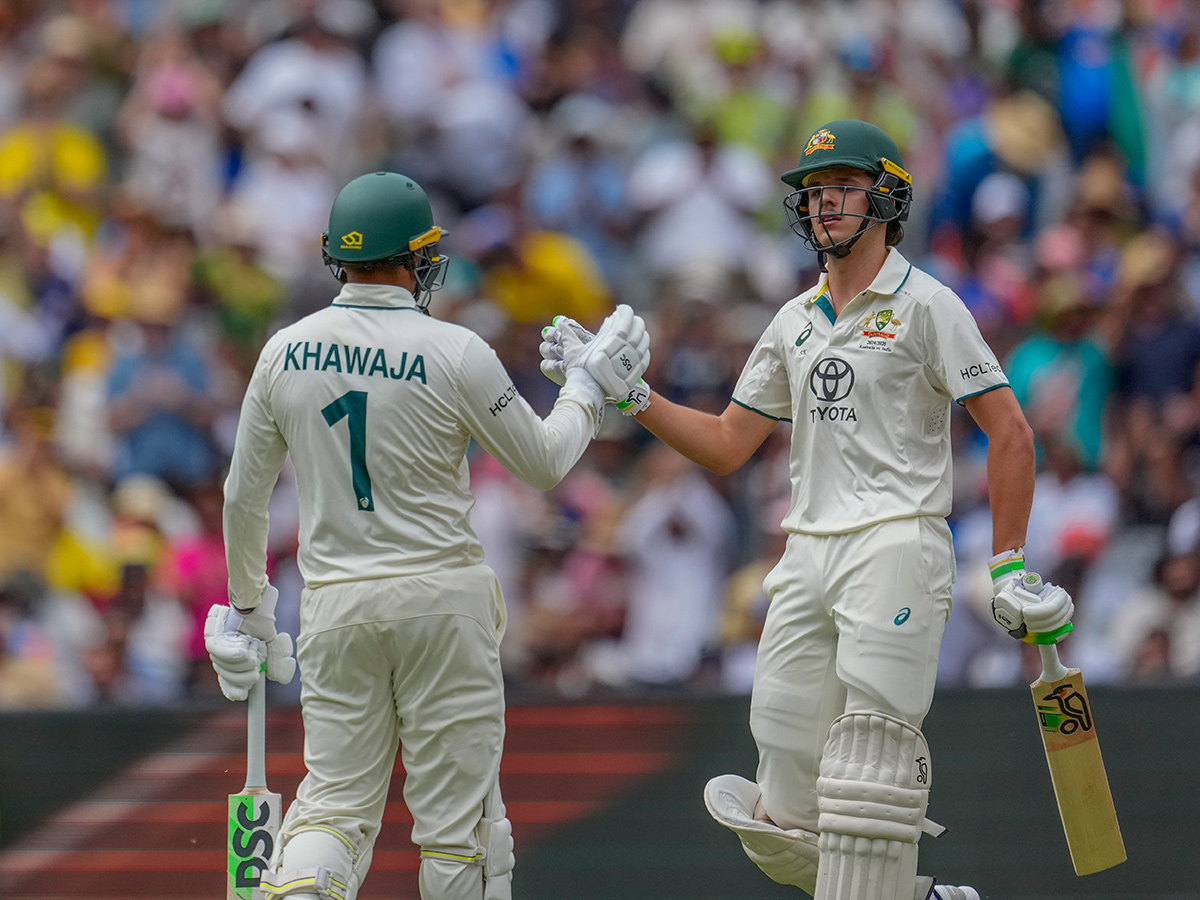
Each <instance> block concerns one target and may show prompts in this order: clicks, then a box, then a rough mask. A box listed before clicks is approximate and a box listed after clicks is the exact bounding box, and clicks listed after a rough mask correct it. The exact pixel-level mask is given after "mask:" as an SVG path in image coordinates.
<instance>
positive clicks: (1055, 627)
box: [988, 549, 1075, 644]
mask: <svg viewBox="0 0 1200 900" xmlns="http://www.w3.org/2000/svg"><path fill="white" fill-rule="evenodd" d="M988 569H989V570H990V571H991V575H992V605H991V612H992V619H993V621H995V623H996V624H997V625H999V626H1000V627H1001V628H1003V629H1004V630H1005V631H1007V632H1008V633H1009V634H1010V635H1012V636H1013V637H1015V638H1018V639H1019V640H1023V641H1025V642H1026V643H1030V644H1053V643H1057V642H1058V641H1060V640H1062V639H1063V638H1064V637H1066V636H1067V635H1068V634H1070V633H1071V629H1072V625H1071V617H1072V616H1073V615H1074V614H1075V604H1074V602H1073V601H1072V600H1071V595H1070V594H1068V593H1067V591H1066V590H1064V589H1063V588H1061V587H1059V586H1058V585H1055V584H1042V580H1041V577H1040V576H1038V575H1036V574H1034V573H1029V572H1026V570H1025V551H1024V549H1017V550H1007V551H1005V552H1003V553H998V554H996V555H995V556H993V557H992V558H991V559H990V560H988ZM1030 588H1035V589H1036V590H1031V589H1030ZM1038 591H1040V593H1038Z"/></svg>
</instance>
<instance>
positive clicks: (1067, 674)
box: [1023, 574, 1125, 875]
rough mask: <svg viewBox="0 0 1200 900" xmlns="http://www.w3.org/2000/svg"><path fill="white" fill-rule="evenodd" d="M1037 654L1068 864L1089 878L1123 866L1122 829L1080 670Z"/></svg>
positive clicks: (1032, 585) (1043, 725)
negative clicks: (1039, 661) (1068, 850)
mask: <svg viewBox="0 0 1200 900" xmlns="http://www.w3.org/2000/svg"><path fill="white" fill-rule="evenodd" d="M1033 579H1036V581H1034V580H1033ZM1025 582H1026V583H1025V584H1024V585H1023V587H1025V588H1026V589H1027V590H1031V591H1032V592H1033V593H1035V594H1036V593H1038V592H1039V591H1040V590H1041V579H1040V578H1039V577H1038V576H1037V575H1033V574H1030V575H1026V576H1025ZM1038 650H1039V651H1041V654H1042V674H1041V677H1040V678H1038V680H1037V681H1035V682H1033V684H1031V685H1030V686H1029V688H1030V690H1031V692H1032V693H1033V708H1034V710H1035V711H1036V712H1037V717H1038V726H1039V731H1041V734H1042V745H1043V746H1044V747H1045V749H1046V764H1047V765H1048V766H1049V767H1050V780H1051V781H1052V782H1053V783H1054V796H1055V798H1056V799H1057V800H1058V813H1059V816H1060V817H1061V818H1062V824H1063V831H1064V832H1065V833H1066V836H1067V846H1068V847H1069V848H1070V850H1071V863H1072V864H1073V865H1074V866H1075V874H1076V875H1090V874H1091V873H1093V872H1099V871H1102V870H1103V869H1108V868H1111V867H1112V866H1115V865H1118V864H1120V863H1123V862H1125V844H1124V842H1122V840H1121V826H1120V825H1119V824H1118V823H1117V810H1116V807H1114V806H1113V799H1112V792H1111V791H1110V790H1109V788H1108V775H1107V774H1106V773H1105V771H1104V760H1103V759H1102V758H1101V756H1100V742H1099V741H1098V740H1097V739H1096V722H1095V720H1094V719H1093V718H1092V705H1091V703H1090V702H1089V701H1088V696H1087V688H1086V687H1085V686H1084V684H1083V676H1082V675H1081V674H1080V672H1079V670H1078V669H1068V668H1066V667H1065V666H1064V665H1063V664H1062V661H1061V660H1059V658H1058V648H1057V647H1056V646H1055V645H1054V644H1039V645H1038Z"/></svg>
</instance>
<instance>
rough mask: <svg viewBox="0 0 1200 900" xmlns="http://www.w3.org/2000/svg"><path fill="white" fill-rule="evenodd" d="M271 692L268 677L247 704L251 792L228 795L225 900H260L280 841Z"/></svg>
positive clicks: (257, 685)
mask: <svg viewBox="0 0 1200 900" xmlns="http://www.w3.org/2000/svg"><path fill="white" fill-rule="evenodd" d="M266 691H267V687H266V677H265V676H263V677H260V678H259V679H258V681H257V682H255V684H254V687H252V688H251V689H250V696H249V697H248V698H247V701H246V707H247V716H246V719H247V723H246V786H245V787H244V788H242V791H241V793H240V794H230V795H229V840H228V843H227V846H226V850H227V869H228V871H227V873H226V876H227V881H226V885H227V886H226V891H225V900H259V898H260V897H261V896H262V894H261V892H260V891H259V886H258V882H259V879H260V878H261V877H262V873H263V870H264V869H265V868H266V867H267V862H268V861H269V860H270V859H271V854H272V853H273V852H274V850H275V841H276V839H277V838H278V836H279V821H280V811H281V808H282V800H281V798H280V796H279V795H278V794H273V793H271V792H270V791H269V790H267V765H266V732H267V694H266Z"/></svg>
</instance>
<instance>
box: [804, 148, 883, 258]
mask: <svg viewBox="0 0 1200 900" xmlns="http://www.w3.org/2000/svg"><path fill="white" fill-rule="evenodd" d="M874 183H875V179H874V177H872V175H871V174H870V173H869V172H864V171H862V170H861V169H850V168H845V167H842V166H839V167H836V168H832V169H822V170H821V171H820V172H814V173H813V174H812V175H810V176H809V177H808V180H807V182H806V183H805V187H806V188H807V189H808V212H809V215H811V216H813V217H814V218H813V220H812V229H813V234H814V236H815V237H816V239H817V243H819V244H822V245H824V246H829V245H831V244H834V243H837V242H838V241H844V240H847V239H849V238H851V237H853V236H854V233H855V232H856V231H858V229H859V226H860V225H862V221H863V220H862V216H865V215H867V213H868V211H869V210H868V206H867V194H866V191H865V190H856V191H848V190H846V187H855V188H864V189H865V188H869V187H871V185H873V184H874Z"/></svg>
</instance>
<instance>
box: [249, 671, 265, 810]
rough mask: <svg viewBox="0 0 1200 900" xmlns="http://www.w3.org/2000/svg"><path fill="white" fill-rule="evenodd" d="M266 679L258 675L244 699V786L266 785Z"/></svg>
mask: <svg viewBox="0 0 1200 900" xmlns="http://www.w3.org/2000/svg"><path fill="white" fill-rule="evenodd" d="M266 757H267V679H266V678H265V677H261V676H260V677H259V679H258V681H256V682H254V686H253V687H252V688H250V696H249V698H248V699H247V701H246V787H248V788H252V787H266V786H267V759H266Z"/></svg>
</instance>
